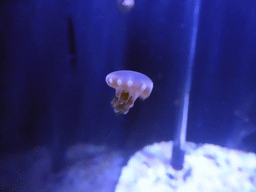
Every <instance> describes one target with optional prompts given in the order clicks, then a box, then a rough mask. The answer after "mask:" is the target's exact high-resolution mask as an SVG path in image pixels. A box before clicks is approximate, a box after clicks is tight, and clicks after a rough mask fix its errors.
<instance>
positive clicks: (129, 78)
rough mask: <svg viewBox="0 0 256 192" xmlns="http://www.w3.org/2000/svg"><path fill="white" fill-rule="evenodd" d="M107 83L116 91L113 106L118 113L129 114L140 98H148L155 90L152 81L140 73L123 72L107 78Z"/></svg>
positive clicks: (112, 74)
mask: <svg viewBox="0 0 256 192" xmlns="http://www.w3.org/2000/svg"><path fill="white" fill-rule="evenodd" d="M106 83H107V84H108V85H109V86H110V87H112V88H114V89H115V90H116V94H115V97H114V99H113V100H112V102H111V104H112V106H113V108H114V111H115V112H116V113H123V114H127V113H128V112H129V109H130V108H132V107H133V105H134V102H135V101H136V99H137V98H138V97H140V98H142V99H143V100H144V99H146V98H148V97H149V95H150V94H151V92H152V89H153V82H152V80H151V79H150V78H149V77H148V76H146V75H144V74H142V73H139V72H136V71H129V70H121V71H114V72H112V73H110V74H108V75H107V76H106Z"/></svg>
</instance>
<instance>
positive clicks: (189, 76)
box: [180, 0, 201, 149]
mask: <svg viewBox="0 0 256 192" xmlns="http://www.w3.org/2000/svg"><path fill="white" fill-rule="evenodd" d="M200 3H201V0H196V2H195V8H194V13H193V28H192V36H191V45H190V53H189V57H188V69H187V76H186V77H187V79H186V84H185V91H184V102H183V112H182V124H181V132H180V145H181V149H184V147H185V141H186V129H187V121H188V107H189V96H190V89H191V82H192V71H193V66H194V58H195V50H196V40H197V31H198V23H199V10H200Z"/></svg>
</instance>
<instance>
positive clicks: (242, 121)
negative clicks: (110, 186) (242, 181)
mask: <svg viewBox="0 0 256 192" xmlns="http://www.w3.org/2000/svg"><path fill="white" fill-rule="evenodd" d="M1 2H2V3H1V9H0V30H1V32H0V64H1V68H0V70H1V71H0V78H1V82H0V90H1V94H0V99H1V107H0V123H1V136H0V145H1V153H4V152H5V153H11V152H17V151H21V150H22V151H26V150H29V149H30V148H32V147H34V146H37V145H47V146H48V147H49V149H51V151H52V153H53V154H57V153H56V152H57V151H58V152H59V156H61V155H62V154H63V152H64V151H65V149H66V147H68V146H70V145H74V144H76V143H78V142H83V143H93V144H107V145H109V146H112V147H117V148H120V147H121V148H125V149H127V150H128V149H131V150H132V149H134V150H135V149H138V148H141V147H142V146H144V145H146V144H151V143H153V142H159V141H163V140H172V139H174V134H175V132H176V127H177V125H178V124H179V122H178V120H179V119H180V108H181V99H182V93H183V89H184V80H185V74H186V69H187V64H188V54H189V51H190V43H191V32H192V28H193V22H192V19H193V9H194V3H193V1H185V0H184V1H181V0H173V1H169V0H162V1H156V0H137V1H136V2H135V7H134V8H133V9H132V10H131V11H129V12H122V11H120V10H119V9H118V6H117V2H116V1H105V0H93V1H92V0H84V1H79V0H73V1H69V0H62V1H61V0H48V1H46V0H30V1H24V0H16V1H11V0H9V1H1ZM255 11H256V1H254V0H249V1H244V0H235V1H234V0H225V1H202V2H201V8H200V17H199V28H198V37H197V46H196V55H195V61H194V71H193V80H192V87H191V88H192V90H191V97H190V108H189V119H188V130H187V140H189V141H193V142H197V143H214V144H219V145H222V146H228V147H236V148H242V149H244V150H250V151H254V152H256V148H255V146H254V145H255V138H256V136H255V132H253V130H254V129H255V124H256V122H255V121H256V120H255V119H256V112H255V108H256V107H255V104H253V103H255V101H256V99H255V98H256V96H255V91H256V90H255V89H256V66H255V64H256V54H255V53H256V15H255ZM121 69H129V70H135V71H139V72H142V73H144V74H146V75H148V76H149V77H150V78H151V79H152V80H153V82H154V89H153V92H152V94H151V96H150V97H149V98H148V99H146V100H145V101H141V100H137V101H136V102H135V105H134V107H133V108H132V109H131V110H130V111H129V113H128V114H127V115H125V116H123V115H119V116H115V114H114V111H113V109H112V107H111V105H110V102H111V100H112V98H113V97H114V89H112V88H110V87H108V86H107V84H106V83H105V76H106V75H107V74H108V73H110V72H112V71H115V70H121ZM243 131H244V132H245V133H248V136H245V137H243V139H242V142H240V143H238V141H239V138H240V136H239V135H240V134H241V132H243ZM249 133H250V134H249ZM253 133H254V134H253ZM56 159H58V157H56Z"/></svg>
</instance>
